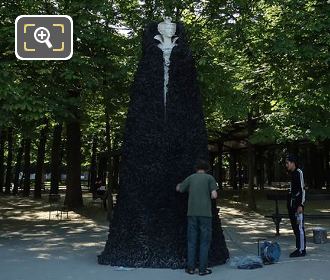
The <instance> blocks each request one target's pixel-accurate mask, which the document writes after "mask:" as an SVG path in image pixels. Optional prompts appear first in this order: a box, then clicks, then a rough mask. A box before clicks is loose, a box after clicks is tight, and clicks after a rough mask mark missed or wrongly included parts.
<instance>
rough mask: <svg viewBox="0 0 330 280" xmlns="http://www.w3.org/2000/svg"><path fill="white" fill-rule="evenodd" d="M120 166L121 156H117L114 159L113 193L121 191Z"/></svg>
mask: <svg viewBox="0 0 330 280" xmlns="http://www.w3.org/2000/svg"><path fill="white" fill-rule="evenodd" d="M119 164H120V156H119V155H116V156H114V157H113V182H112V193H115V192H118V190H119V184H118V182H119Z"/></svg>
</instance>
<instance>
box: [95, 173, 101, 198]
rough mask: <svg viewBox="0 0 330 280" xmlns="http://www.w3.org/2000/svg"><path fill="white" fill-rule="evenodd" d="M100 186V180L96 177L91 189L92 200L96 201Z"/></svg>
mask: <svg viewBox="0 0 330 280" xmlns="http://www.w3.org/2000/svg"><path fill="white" fill-rule="evenodd" d="M101 186H102V180H101V178H100V177H97V178H96V179H95V183H94V187H93V199H96V196H97V192H98V191H97V190H98V189H99V188H100V187H101Z"/></svg>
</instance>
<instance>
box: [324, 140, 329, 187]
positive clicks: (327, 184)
mask: <svg viewBox="0 0 330 280" xmlns="http://www.w3.org/2000/svg"><path fill="white" fill-rule="evenodd" d="M324 148H325V176H326V177H325V180H326V187H327V189H329V188H330V156H329V153H330V140H326V141H325V143H324Z"/></svg>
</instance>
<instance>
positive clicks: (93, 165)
mask: <svg viewBox="0 0 330 280" xmlns="http://www.w3.org/2000/svg"><path fill="white" fill-rule="evenodd" d="M96 152H97V136H96V135H94V137H93V143H92V157H91V165H90V169H89V172H90V173H89V174H90V180H89V190H90V192H91V193H93V195H94V193H95V192H96V190H95V181H96V174H97V167H96Z"/></svg>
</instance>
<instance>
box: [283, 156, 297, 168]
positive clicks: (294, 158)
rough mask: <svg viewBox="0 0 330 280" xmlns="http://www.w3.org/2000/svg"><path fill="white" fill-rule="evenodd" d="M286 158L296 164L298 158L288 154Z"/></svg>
mask: <svg viewBox="0 0 330 280" xmlns="http://www.w3.org/2000/svg"><path fill="white" fill-rule="evenodd" d="M286 160H287V161H290V162H293V163H294V164H295V165H296V166H298V158H297V156H296V155H293V154H289V155H287V157H286Z"/></svg>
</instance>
